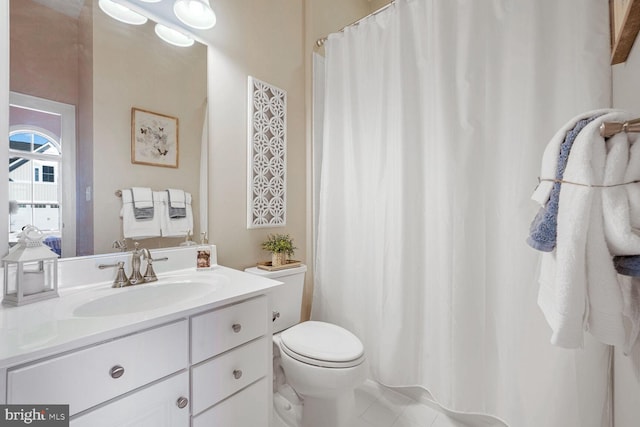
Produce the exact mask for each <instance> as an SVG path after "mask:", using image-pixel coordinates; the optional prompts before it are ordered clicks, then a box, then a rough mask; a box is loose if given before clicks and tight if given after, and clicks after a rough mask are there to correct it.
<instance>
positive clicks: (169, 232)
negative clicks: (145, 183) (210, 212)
mask: <svg viewBox="0 0 640 427" xmlns="http://www.w3.org/2000/svg"><path fill="white" fill-rule="evenodd" d="M153 196H154V197H156V198H157V199H158V200H160V201H162V203H160V206H161V211H160V215H159V217H160V223H161V228H162V237H185V236H186V235H187V232H189V231H191V232H193V210H192V208H191V193H187V192H185V209H186V215H185V217H184V218H170V217H169V199H168V193H167V192H166V191H154V193H153Z"/></svg>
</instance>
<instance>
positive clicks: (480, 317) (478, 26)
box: [312, 0, 611, 427]
mask: <svg viewBox="0 0 640 427" xmlns="http://www.w3.org/2000/svg"><path fill="white" fill-rule="evenodd" d="M607 8H608V2H606V1H601V0H588V1H584V0H565V1H557V0H536V1H515V0H481V1H478V0H475V1H473V0H455V1H454V0H397V1H396V3H395V5H393V6H392V7H390V8H389V9H387V10H386V11H384V12H382V13H380V14H378V15H376V16H374V17H371V18H368V19H367V20H365V21H364V22H363V23H361V24H360V25H357V26H352V27H349V28H347V29H346V30H345V31H344V32H343V33H336V34H332V35H330V36H329V38H328V41H327V43H326V44H325V46H326V63H325V70H324V71H325V73H326V80H325V93H324V103H325V109H324V128H323V141H322V160H321V162H322V167H321V172H320V175H321V177H320V196H319V213H318V230H317V233H318V237H317V246H316V273H315V289H314V300H313V311H312V318H314V319H319V320H326V321H330V322H334V323H337V324H339V325H342V326H344V327H346V328H348V329H350V330H352V331H353V332H354V333H356V334H357V335H358V336H359V337H360V338H361V339H362V341H363V343H364V345H365V350H366V352H367V357H368V360H369V363H370V367H371V375H372V377H373V378H374V379H375V380H377V381H380V382H382V383H384V384H387V385H392V386H409V385H418V386H421V387H423V388H425V389H427V390H428V391H430V392H431V394H432V395H433V397H434V398H435V399H436V400H437V401H438V402H439V403H440V404H442V405H443V406H445V407H447V408H449V409H453V410H456V411H465V412H480V413H487V414H492V415H494V416H497V417H500V418H502V419H503V420H505V421H506V422H507V423H508V424H509V425H510V426H512V427H529V426H530V427H542V426H544V427H556V426H557V427H602V426H606V425H609V424H608V423H609V418H610V416H611V414H610V407H609V402H610V396H609V389H608V384H609V377H608V376H609V372H610V371H609V356H610V352H609V349H608V348H607V347H605V346H603V345H601V344H599V343H597V342H594V341H592V340H590V339H589V338H588V336H587V340H586V342H585V347H584V348H583V349H580V350H575V351H574V350H566V349H560V348H556V347H553V346H552V345H551V344H550V343H549V338H550V330H549V328H548V327H547V325H546V323H545V320H544V318H543V317H542V315H541V313H540V310H539V309H538V307H537V305H536V297H537V290H538V284H537V270H538V261H539V258H538V255H537V253H536V252H535V251H533V250H532V249H530V248H529V247H528V246H527V245H526V244H525V238H526V235H527V232H528V228H529V224H530V222H531V219H532V218H533V216H534V215H535V212H536V210H537V206H536V205H535V203H533V202H531V201H530V200H529V196H530V194H531V192H532V191H533V189H534V188H535V185H536V183H537V176H538V171H539V165H540V159H541V156H542V151H543V149H544V147H545V145H546V143H547V142H548V140H549V139H550V137H551V136H552V135H553V134H554V132H555V131H556V130H557V128H558V127H560V126H561V125H562V124H564V122H566V121H567V120H569V119H570V118H571V117H573V116H574V115H576V114H578V113H580V112H582V111H586V110H591V109H595V108H601V107H607V106H609V104H610V81H611V80H610V66H609V26H608V25H609V24H608V9H607Z"/></svg>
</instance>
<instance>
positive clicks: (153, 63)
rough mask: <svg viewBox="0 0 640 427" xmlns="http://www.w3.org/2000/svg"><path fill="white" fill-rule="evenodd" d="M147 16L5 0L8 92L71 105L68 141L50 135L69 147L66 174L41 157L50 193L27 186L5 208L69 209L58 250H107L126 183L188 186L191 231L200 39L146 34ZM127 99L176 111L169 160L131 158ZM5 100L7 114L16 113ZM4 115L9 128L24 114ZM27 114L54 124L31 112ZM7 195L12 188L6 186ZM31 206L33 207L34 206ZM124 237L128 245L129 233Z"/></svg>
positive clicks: (39, 0) (41, 0)
mask: <svg viewBox="0 0 640 427" xmlns="http://www.w3.org/2000/svg"><path fill="white" fill-rule="evenodd" d="M154 25H155V23H154V22H152V21H151V20H149V21H148V22H147V23H146V24H144V25H140V26H135V25H127V24H123V23H121V22H118V21H116V20H114V19H112V18H110V17H109V16H107V15H106V14H104V13H103V12H102V11H101V10H100V8H99V7H98V0H11V2H10V28H11V40H10V64H11V70H10V89H11V91H12V99H13V96H14V93H17V94H22V95H28V96H30V97H34V98H37V99H42V100H45V101H53V102H56V103H61V104H64V105H69V106H73V107H75V129H74V130H75V140H76V141H75V144H74V143H69V141H65V140H62V141H61V142H60V144H59V145H60V147H61V152H62V155H61V158H62V162H64V161H65V160H66V159H67V158H70V157H73V156H71V155H68V156H66V157H65V153H69V151H65V150H66V149H67V150H71V149H72V148H75V150H74V151H75V152H74V153H73V155H74V156H75V167H74V168H72V169H73V172H74V174H75V177H73V175H62V173H61V174H60V180H59V181H58V179H57V178H50V176H53V173H52V172H51V171H54V170H55V169H54V166H52V165H50V164H47V165H46V170H47V171H48V173H49V175H48V176H47V179H49V180H50V181H51V180H53V181H58V182H60V186H61V188H59V190H58V192H57V197H58V199H57V200H55V197H54V196H51V198H50V199H47V201H46V203H44V202H43V203H38V202H39V201H41V200H37V198H36V197H35V191H32V193H33V194H31V200H26V201H25V200H17V201H16V202H17V203H15V204H14V207H15V205H17V207H18V209H17V210H15V209H14V210H15V212H13V214H14V216H16V215H20V214H24V213H25V212H20V208H21V207H23V206H24V207H28V209H29V212H30V215H32V218H35V216H36V214H37V213H44V211H45V210H46V211H47V213H46V214H44V217H46V218H47V221H49V222H48V223H50V222H52V219H51V218H52V215H53V214H55V213H56V212H54V211H55V209H59V211H60V213H59V215H60V217H61V218H67V217H68V218H69V219H67V220H64V221H63V222H64V225H63V227H62V230H63V232H61V233H62V235H63V236H64V234H63V233H64V232H65V231H67V230H73V229H75V239H74V240H75V242H73V243H75V250H66V251H65V250H64V249H63V251H62V255H63V256H75V255H91V254H99V253H107V252H113V251H114V249H113V247H112V245H113V242H114V241H116V240H119V239H121V238H122V237H123V235H122V230H123V227H122V219H121V218H120V210H121V208H122V200H121V198H119V197H118V196H117V195H116V192H117V190H120V189H127V188H131V187H150V188H151V189H152V190H154V191H164V190H166V189H168V188H178V189H183V190H185V191H186V192H189V193H191V195H192V199H193V203H192V210H193V225H194V227H193V228H194V229H193V230H192V232H193V235H194V236H198V234H199V230H200V226H199V224H200V218H199V206H200V204H201V203H205V204H206V200H205V201H202V200H199V198H200V194H199V189H200V179H201V175H203V176H205V177H206V170H203V171H202V172H203V173H202V174H201V170H200V158H201V147H202V143H203V140H204V141H205V143H206V141H207V137H206V135H205V136H204V138H203V124H204V122H205V114H206V96H207V47H206V46H205V45H202V44H200V43H195V44H194V45H193V46H191V47H187V48H181V47H176V46H172V45H169V44H167V43H165V42H164V41H162V40H160V39H159V38H158V37H157V36H156V35H155V32H154ZM12 103H13V101H12ZM16 104H19V102H16ZM16 107H18V108H19V107H20V105H16ZM133 108H137V109H142V110H145V111H150V112H153V113H157V114H159V115H164V116H171V117H175V118H177V119H178V120H177V122H178V131H177V135H178V148H179V151H178V156H177V157H178V167H177V168H173V167H161V166H152V165H147V164H133V163H132V161H131V157H132V156H131V150H132V148H131V139H132V118H131V116H132V109H133ZM27 109H32V110H35V111H38V112H44V113H51V112H50V111H40V109H39V108H33V107H29V106H27ZM11 110H12V113H10V117H11V116H13V117H14V118H15V116H20V115H19V114H13V111H14V109H13V108H12V109H11ZM22 116H24V115H22ZM10 121H11V123H10V129H11V130H12V131H10V133H12V132H14V133H15V132H16V126H18V125H20V124H24V120H23V121H22V123H18V122H15V120H14V119H13V118H10ZM28 124H29V126H31V127H32V129H33V128H35V129H36V130H42V129H45V130H46V131H47V132H51V133H53V134H55V132H54V131H52V130H51V129H50V128H47V127H46V126H45V125H39V124H38V123H33V120H31V121H29V123H28ZM36 134H37V135H39V134H38V133H37V132H36ZM54 136H55V135H54ZM21 138H23V139H24V138H26V137H25V136H24V135H21ZM34 138H35V137H34ZM36 140H37V138H36V139H34V141H36ZM65 143H67V144H66V145H65ZM55 145H56V144H55V141H54V142H50V146H55ZM14 146H15V147H18V146H19V145H18V142H16V143H15V144H14ZM30 147H31V151H32V152H36V153H35V154H34V155H35V156H36V157H38V155H39V153H37V151H38V150H41V151H42V150H43V149H42V148H41V147H40V145H37V144H34V143H32V144H31V146H30ZM60 147H58V148H60ZM72 151H73V150H72ZM10 157H12V155H10ZM20 162H21V164H26V163H28V162H25V159H22V158H21V160H19V161H17V162H16V165H17V164H19V163H20ZM32 163H33V164H32V165H31V169H30V171H31V172H30V173H29V175H30V178H31V179H32V180H35V179H36V178H38V182H40V181H42V179H43V178H44V176H43V169H42V168H43V167H45V166H42V165H38V164H36V162H35V161H34V162H32ZM56 167H57V166H56ZM36 169H38V172H37V174H38V175H37V177H36V175H35V174H36V172H35V170H36ZM65 177H66V178H65ZM74 181H75V182H74ZM33 184H34V185H35V183H33ZM46 184H52V183H51V182H47V183H46ZM12 198H13V199H16V198H17V197H12V196H11V195H10V199H12ZM73 199H75V201H73ZM23 202H24V203H23ZM73 203H75V208H73ZM40 206H44V208H42V209H43V210H42V211H41V212H36V211H38V209H39V207H40ZM65 206H66V207H67V209H66V211H65ZM69 206H71V207H69ZM10 212H11V211H10ZM11 216H12V215H10V217H11ZM53 218H54V219H55V216H53ZM10 220H11V219H10ZM205 221H206V218H205ZM53 222H55V221H53ZM51 228H54V227H51ZM51 234H54V233H53V232H52V233H51ZM182 241H184V237H180V238H156V239H145V240H140V242H141V244H142V245H143V246H145V247H147V248H149V249H153V248H158V247H169V246H177V245H178V244H179V243H181V242H182ZM128 243H129V248H131V247H132V242H131V241H129V242H128ZM73 246H74V245H72V244H68V245H66V247H67V248H72V247H73ZM62 247H63V248H65V243H64V239H63V241H62Z"/></svg>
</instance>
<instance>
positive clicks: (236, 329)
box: [231, 323, 242, 334]
mask: <svg viewBox="0 0 640 427" xmlns="http://www.w3.org/2000/svg"><path fill="white" fill-rule="evenodd" d="M231 329H233V332H235V333H236V334H237V333H238V332H240V331H241V330H242V325H241V324H239V323H234V324H233V326H232V327H231Z"/></svg>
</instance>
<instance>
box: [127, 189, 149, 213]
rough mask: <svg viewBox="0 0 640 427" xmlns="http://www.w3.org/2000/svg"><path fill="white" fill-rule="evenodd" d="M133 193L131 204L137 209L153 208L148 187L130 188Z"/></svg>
mask: <svg viewBox="0 0 640 427" xmlns="http://www.w3.org/2000/svg"><path fill="white" fill-rule="evenodd" d="M131 192H132V193H133V204H134V205H135V207H136V208H137V209H146V208H152V207H153V195H152V191H151V189H150V188H148V187H131Z"/></svg>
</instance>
